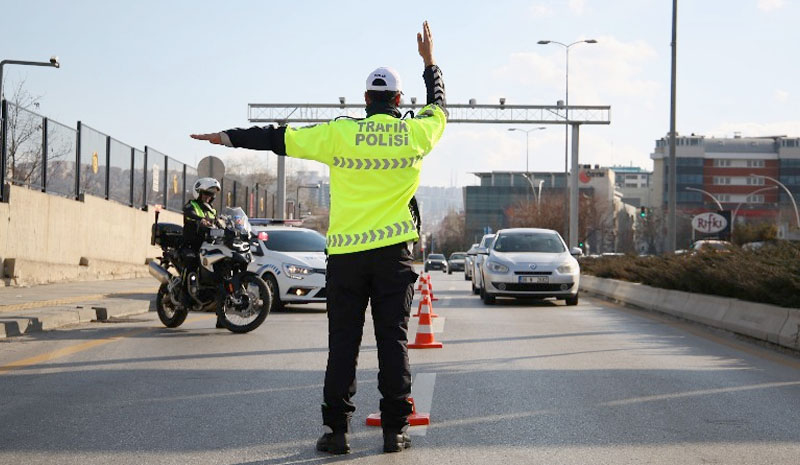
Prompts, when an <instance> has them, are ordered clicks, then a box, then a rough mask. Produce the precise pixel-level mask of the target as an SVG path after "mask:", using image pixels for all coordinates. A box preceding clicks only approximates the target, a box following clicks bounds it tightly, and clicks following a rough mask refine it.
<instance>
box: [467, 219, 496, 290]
mask: <svg viewBox="0 0 800 465" xmlns="http://www.w3.org/2000/svg"><path fill="white" fill-rule="evenodd" d="M493 240H494V234H484V236H483V237H482V238H481V242H480V244H478V249H477V252H478V253H477V255H475V260H474V261H473V263H472V293H473V294H480V292H481V287H483V280H482V278H483V272H482V271H481V265H482V264H483V259H484V256H485V255H487V254H488V253H489V247H490V246H491V245H492V241H493Z"/></svg>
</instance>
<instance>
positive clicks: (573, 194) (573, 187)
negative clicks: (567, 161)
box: [569, 124, 580, 248]
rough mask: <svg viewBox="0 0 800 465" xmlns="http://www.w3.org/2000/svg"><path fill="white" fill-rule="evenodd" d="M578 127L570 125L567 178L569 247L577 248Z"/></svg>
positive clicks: (577, 125)
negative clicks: (570, 144)
mask: <svg viewBox="0 0 800 465" xmlns="http://www.w3.org/2000/svg"><path fill="white" fill-rule="evenodd" d="M579 128H580V125H579V124H573V125H572V176H570V178H569V190H570V195H569V246H570V248H571V247H577V246H578V131H579Z"/></svg>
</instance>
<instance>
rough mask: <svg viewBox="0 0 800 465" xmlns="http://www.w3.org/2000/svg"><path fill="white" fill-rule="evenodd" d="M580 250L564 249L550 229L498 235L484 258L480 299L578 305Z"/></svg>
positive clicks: (509, 231)
mask: <svg viewBox="0 0 800 465" xmlns="http://www.w3.org/2000/svg"><path fill="white" fill-rule="evenodd" d="M580 255H581V249H579V248H577V247H575V248H573V249H572V250H570V249H569V248H567V244H566V243H565V242H564V239H562V238H561V235H559V234H558V233H557V232H556V231H553V230H551V229H535V228H513V229H501V230H500V231H497V237H495V238H494V241H493V242H492V245H491V247H490V248H489V253H488V255H486V256H484V264H483V268H482V269H483V286H482V287H481V298H482V299H483V302H484V303H485V304H486V305H491V304H493V303H494V302H495V299H496V298H497V297H514V298H531V297H535V298H547V297H554V298H556V299H559V300H564V301H565V302H566V304H567V305H577V304H578V286H579V284H580V282H579V281H580V265H579V264H578V260H576V258H575V256H580Z"/></svg>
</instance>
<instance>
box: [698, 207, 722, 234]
mask: <svg viewBox="0 0 800 465" xmlns="http://www.w3.org/2000/svg"><path fill="white" fill-rule="evenodd" d="M727 227H728V219H727V218H725V217H724V216H722V215H720V214H719V213H714V212H708V213H701V214H699V215H697V216H695V217H694V218H692V228H694V230H695V231H698V232H701V233H705V234H714V233H718V232H720V231H724V230H725V229H726V228H727Z"/></svg>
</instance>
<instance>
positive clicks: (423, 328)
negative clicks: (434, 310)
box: [408, 296, 442, 349]
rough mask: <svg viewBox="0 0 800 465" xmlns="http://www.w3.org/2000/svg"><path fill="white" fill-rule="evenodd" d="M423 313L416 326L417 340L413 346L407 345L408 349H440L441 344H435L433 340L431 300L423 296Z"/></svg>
mask: <svg viewBox="0 0 800 465" xmlns="http://www.w3.org/2000/svg"><path fill="white" fill-rule="evenodd" d="M422 308H423V309H424V311H422V313H420V315H419V325H418V326H417V338H416V339H415V340H414V343H413V344H409V345H408V348H409V349H441V348H442V343H441V342H436V341H435V340H434V338H433V321H432V320H431V314H430V313H429V309H430V308H431V299H430V297H429V296H425V300H424V301H423V307H422Z"/></svg>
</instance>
